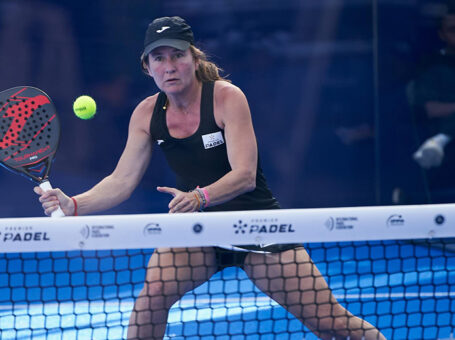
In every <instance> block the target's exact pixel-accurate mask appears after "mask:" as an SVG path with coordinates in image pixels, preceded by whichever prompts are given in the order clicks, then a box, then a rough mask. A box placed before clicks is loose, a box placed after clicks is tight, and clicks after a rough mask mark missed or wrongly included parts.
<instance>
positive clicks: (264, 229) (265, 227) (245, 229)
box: [234, 221, 295, 234]
mask: <svg viewBox="0 0 455 340" xmlns="http://www.w3.org/2000/svg"><path fill="white" fill-rule="evenodd" d="M234 229H235V233H236V234H246V233H248V234H276V233H295V229H294V227H293V226H292V224H287V223H280V224H278V223H270V224H248V223H243V222H242V221H239V222H238V223H236V224H234Z"/></svg>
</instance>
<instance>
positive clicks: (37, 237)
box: [0, 226, 51, 243]
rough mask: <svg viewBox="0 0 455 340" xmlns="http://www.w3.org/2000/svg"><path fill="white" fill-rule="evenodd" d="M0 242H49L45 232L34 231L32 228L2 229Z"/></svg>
mask: <svg viewBox="0 0 455 340" xmlns="http://www.w3.org/2000/svg"><path fill="white" fill-rule="evenodd" d="M0 240H1V241H2V242H4V243H6V242H46V241H50V240H51V238H50V236H49V234H48V233H47V232H45V231H41V230H35V229H34V228H33V227H32V226H15V227H4V228H3V229H2V230H1V231H0Z"/></svg>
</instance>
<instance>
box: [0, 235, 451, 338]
mask: <svg viewBox="0 0 455 340" xmlns="http://www.w3.org/2000/svg"><path fill="white" fill-rule="evenodd" d="M307 249H308V250H309V251H310V254H311V256H312V258H313V260H314V261H315V262H316V264H317V266H318V268H319V269H320V271H321V272H322V273H323V274H324V275H325V276H326V278H327V280H328V282H329V285H330V287H331V288H332V290H333V292H334V294H335V296H336V297H337V298H338V300H339V301H340V302H341V303H342V304H343V305H345V306H346V307H347V308H348V309H349V311H351V312H352V313H353V314H355V315H358V316H360V317H362V318H365V319H366V320H368V321H369V322H371V323H372V324H374V325H375V326H377V327H378V328H379V329H380V330H381V331H382V332H383V334H384V335H385V336H386V338H387V339H453V332H454V329H455V254H454V253H452V252H451V251H448V250H444V251H443V250H442V249H441V248H440V247H439V246H438V245H436V246H431V247H428V246H426V245H414V244H410V243H407V242H400V243H396V242H370V243H368V244H367V243H355V244H350V243H343V244H341V246H340V244H338V245H336V244H329V245H322V244H311V245H307ZM151 252H152V250H145V251H140V250H138V251H97V252H95V251H86V252H82V253H81V252H70V253H64V252H58V253H23V254H0V339H2V340H9V339H123V338H126V330H127V325H128V319H129V316H130V313H131V309H132V307H133V303H134V297H135V296H137V294H138V293H139V291H140V289H141V288H142V284H143V280H144V275H145V271H144V268H145V266H146V263H147V260H148V258H149V257H150V254H151ZM302 338H303V339H317V338H316V337H315V336H314V335H312V334H311V332H309V331H308V330H307V329H306V328H305V327H303V326H302V325H301V324H300V322H298V321H297V320H296V319H295V318H294V317H293V316H292V315H290V314H288V313H287V312H286V311H285V310H284V309H283V308H281V307H280V306H278V305H277V304H276V303H275V302H274V301H272V300H270V299H269V298H268V297H266V296H265V295H264V294H262V293H261V292H260V291H259V290H258V289H257V288H256V287H254V285H253V284H252V283H251V281H249V280H248V278H247V277H246V275H245V273H244V272H243V271H242V270H241V269H238V268H228V269H225V270H224V271H223V272H220V273H217V274H216V275H215V276H214V277H212V279H211V280H210V281H209V282H207V283H205V284H203V285H202V286H200V287H198V288H197V289H196V290H195V291H193V292H190V293H188V294H187V295H185V297H184V298H183V299H182V300H181V301H179V302H177V303H176V304H175V305H174V307H173V308H172V310H171V312H170V315H169V319H168V328H167V337H166V339H186V340H188V339H189V340H196V339H203V340H209V339H210V340H212V339H213V340H214V339H216V340H225V339H226V340H227V339H235V340H241V339H242V340H259V339H261V340H265V339H267V340H272V339H280V340H281V339H302Z"/></svg>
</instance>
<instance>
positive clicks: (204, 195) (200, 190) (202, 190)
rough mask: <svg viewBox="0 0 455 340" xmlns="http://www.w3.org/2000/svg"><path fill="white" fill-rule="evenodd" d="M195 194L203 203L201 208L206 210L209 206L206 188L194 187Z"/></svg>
mask: <svg viewBox="0 0 455 340" xmlns="http://www.w3.org/2000/svg"><path fill="white" fill-rule="evenodd" d="M195 190H197V192H198V193H199V195H201V198H202V200H203V202H204V206H203V208H207V207H208V206H209V204H210V198H209V193H208V192H207V189H206V188H200V187H199V186H197V187H196V189H195Z"/></svg>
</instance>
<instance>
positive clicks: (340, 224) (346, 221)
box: [324, 216, 359, 231]
mask: <svg viewBox="0 0 455 340" xmlns="http://www.w3.org/2000/svg"><path fill="white" fill-rule="evenodd" d="M358 221H359V219H358V218H357V217H355V216H348V217H329V218H328V219H327V220H326V221H325V222H324V225H325V227H326V228H327V229H328V230H329V231H333V230H334V229H336V230H344V229H354V226H355V224H356V223H357V222H358Z"/></svg>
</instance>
